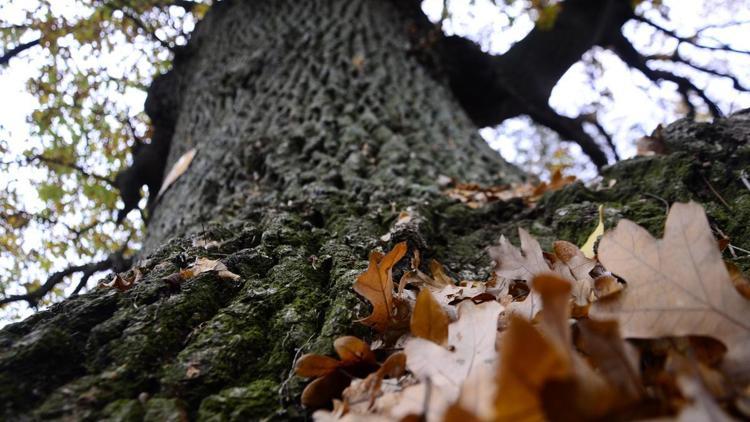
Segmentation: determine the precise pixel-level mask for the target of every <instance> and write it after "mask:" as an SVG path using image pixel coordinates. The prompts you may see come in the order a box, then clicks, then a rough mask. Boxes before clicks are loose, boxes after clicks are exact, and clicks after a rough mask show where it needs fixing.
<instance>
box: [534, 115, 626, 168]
mask: <svg viewBox="0 0 750 422" xmlns="http://www.w3.org/2000/svg"><path fill="white" fill-rule="evenodd" d="M528 114H529V116H530V117H531V118H532V119H534V120H535V121H536V122H538V123H540V124H542V125H544V126H547V127H548V128H550V129H552V130H554V131H555V132H557V133H558V134H559V135H560V137H561V138H563V140H567V141H573V142H575V143H577V144H578V145H580V146H581V149H582V150H583V152H584V153H585V154H586V155H588V156H589V158H591V161H593V163H594V164H595V165H596V167H597V168H602V167H604V166H605V165H607V156H606V155H605V154H604V151H602V148H601V147H600V146H599V144H597V143H596V140H594V138H592V137H591V135H589V134H588V133H586V131H585V130H583V125H582V123H583V121H584V119H583V118H580V117H579V118H576V119H573V118H570V117H567V116H563V115H561V114H558V113H557V112H556V111H555V110H553V109H552V108H551V107H549V106H544V107H539V106H537V107H534V108H533V109H530V110H529V111H528ZM613 151H614V149H613ZM615 156H617V152H615Z"/></svg>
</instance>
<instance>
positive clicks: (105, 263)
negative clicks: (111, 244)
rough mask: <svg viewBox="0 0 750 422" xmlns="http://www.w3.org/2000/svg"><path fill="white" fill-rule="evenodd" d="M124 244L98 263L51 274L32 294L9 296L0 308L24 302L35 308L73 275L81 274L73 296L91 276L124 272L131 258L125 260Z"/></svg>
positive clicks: (0, 304) (74, 266) (3, 300)
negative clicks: (105, 272)
mask: <svg viewBox="0 0 750 422" xmlns="http://www.w3.org/2000/svg"><path fill="white" fill-rule="evenodd" d="M125 246H127V242H126V244H125V245H124V246H123V247H122V248H120V250H118V251H117V252H114V253H112V254H110V255H109V256H108V257H107V258H106V259H104V260H102V261H98V262H91V263H88V264H84V265H72V266H70V267H68V268H65V269H64V270H61V271H58V272H56V273H53V274H52V275H50V276H49V278H47V281H45V283H44V284H42V285H41V286H40V287H39V288H38V289H36V290H34V291H33V292H29V293H26V294H22V295H10V296H7V297H4V298H2V299H0V306H3V305H6V304H8V303H13V302H20V301H25V302H28V304H29V306H31V307H36V306H37V305H38V304H39V301H40V300H42V298H43V297H44V296H45V295H46V294H47V293H49V292H50V291H52V289H54V288H55V286H57V285H58V284H60V283H61V282H62V281H63V280H64V279H65V278H66V277H68V276H70V275H73V274H75V273H83V275H82V276H81V280H80V281H79V283H78V285H77V286H76V288H75V290H74V292H73V295H76V294H78V292H79V291H80V290H81V289H82V288H83V287H84V286H85V285H86V282H87V281H88V280H89V278H91V276H92V275H94V274H96V273H97V272H100V271H106V270H109V269H113V270H114V271H118V272H120V271H124V270H125V269H127V268H128V267H129V266H130V265H131V261H132V258H125V257H124V255H123V253H124V251H125V249H126V248H125Z"/></svg>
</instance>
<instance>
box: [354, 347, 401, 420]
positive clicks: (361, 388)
mask: <svg viewBox="0 0 750 422" xmlns="http://www.w3.org/2000/svg"><path fill="white" fill-rule="evenodd" d="M405 371H406V355H405V354H404V353H403V352H398V353H394V354H392V355H390V356H388V358H387V359H386V360H385V362H383V364H382V365H381V366H380V368H379V369H378V370H377V371H375V372H373V373H371V374H370V375H368V376H367V378H365V379H364V380H361V381H359V380H357V382H356V383H355V382H352V385H350V386H349V387H348V388H347V389H346V390H344V392H343V397H344V399H345V403H350V404H352V406H354V405H356V404H357V403H364V402H366V403H367V409H369V408H371V407H372V405H373V404H374V403H375V399H376V398H377V397H378V395H379V394H380V393H381V386H382V385H383V380H384V379H385V378H398V377H400V376H402V375H403V374H404V372H405ZM397 390H400V388H397Z"/></svg>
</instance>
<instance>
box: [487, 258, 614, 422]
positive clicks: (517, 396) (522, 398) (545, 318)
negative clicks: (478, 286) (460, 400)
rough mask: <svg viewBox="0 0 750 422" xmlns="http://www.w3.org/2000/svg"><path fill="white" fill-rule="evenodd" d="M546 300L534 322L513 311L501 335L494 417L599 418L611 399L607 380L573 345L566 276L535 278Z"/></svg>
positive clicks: (529, 418) (610, 402) (551, 275)
mask: <svg viewBox="0 0 750 422" xmlns="http://www.w3.org/2000/svg"><path fill="white" fill-rule="evenodd" d="M533 284H534V286H535V287H534V288H535V289H536V290H538V291H539V294H540V296H541V298H542V300H543V302H544V311H543V312H542V314H541V315H542V317H541V321H540V323H539V326H538V328H537V327H534V326H533V325H531V323H530V322H528V321H526V320H525V319H522V318H519V317H517V316H512V317H511V320H510V325H509V327H508V330H507V331H506V332H505V334H504V336H503V339H502V351H501V353H500V355H501V364H500V366H499V369H498V375H497V376H498V386H497V395H496V399H495V417H494V420H509V421H510V420H513V421H516V420H524V421H525V420H529V421H532V420H534V421H536V420H545V419H547V416H548V415H556V414H565V415H566V418H568V419H570V420H586V419H592V418H598V417H601V416H603V415H605V414H606V412H608V411H609V410H610V409H611V408H612V406H613V405H614V403H615V395H614V392H613V391H612V389H611V388H610V387H609V386H608V384H607V383H606V381H605V380H604V379H603V378H602V377H601V376H600V375H599V374H598V373H597V372H595V371H594V370H593V368H591V367H590V366H589V365H588V364H587V363H586V361H585V360H584V359H583V358H582V357H581V356H580V355H578V354H577V352H576V351H575V350H573V348H572V343H571V332H570V327H569V325H568V319H569V316H570V307H569V297H570V291H571V285H570V282H569V281H568V280H565V279H563V278H561V277H559V276H558V275H556V274H552V273H548V274H543V275H539V276H537V277H535V278H534V281H533Z"/></svg>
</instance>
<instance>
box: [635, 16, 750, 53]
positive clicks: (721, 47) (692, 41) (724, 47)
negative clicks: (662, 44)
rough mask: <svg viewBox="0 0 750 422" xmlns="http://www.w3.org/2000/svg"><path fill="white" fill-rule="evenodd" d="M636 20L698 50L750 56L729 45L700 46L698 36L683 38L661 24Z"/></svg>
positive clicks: (639, 18) (636, 18)
mask: <svg viewBox="0 0 750 422" xmlns="http://www.w3.org/2000/svg"><path fill="white" fill-rule="evenodd" d="M634 19H635V20H637V21H639V22H643V23H645V24H647V25H649V26H651V27H653V28H654V29H656V30H658V31H659V32H662V33H664V34H665V35H668V36H670V37H672V38H674V39H676V40H677V41H679V42H683V43H686V44H690V45H692V46H694V47H697V48H702V49H705V50H713V51H728V52H731V53H739V54H750V51H747V50H737V49H736V48H734V47H732V46H730V45H728V44H721V45H717V46H712V45H705V44H700V43H698V41H696V39H697V38H698V37H697V35H696V36H692V37H683V36H681V35H679V34H677V33H676V32H675V31H672V30H670V29H667V28H664V27H663V26H661V25H659V24H657V23H655V22H652V21H651V20H649V19H646V18H645V17H643V16H639V15H635V16H634Z"/></svg>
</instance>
